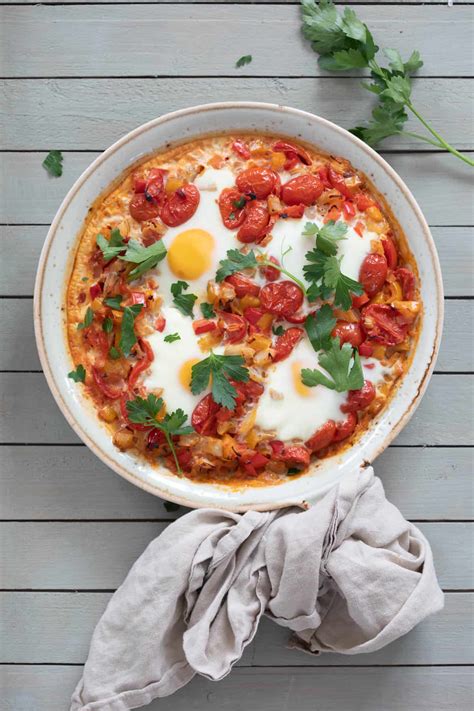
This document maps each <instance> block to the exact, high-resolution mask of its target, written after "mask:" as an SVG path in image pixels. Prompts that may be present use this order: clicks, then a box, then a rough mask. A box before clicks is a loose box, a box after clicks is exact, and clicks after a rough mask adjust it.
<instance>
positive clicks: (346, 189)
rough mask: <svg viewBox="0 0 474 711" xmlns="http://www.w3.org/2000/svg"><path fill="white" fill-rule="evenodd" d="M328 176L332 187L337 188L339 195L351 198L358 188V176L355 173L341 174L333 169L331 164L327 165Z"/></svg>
mask: <svg viewBox="0 0 474 711" xmlns="http://www.w3.org/2000/svg"><path fill="white" fill-rule="evenodd" d="M328 178H329V182H330V183H331V185H332V187H333V188H335V189H336V190H339V192H340V193H341V195H344V197H346V198H349V199H350V198H353V197H354V196H355V194H356V192H357V190H358V189H359V185H360V178H359V177H358V176H357V175H356V174H355V173H350V174H349V175H342V174H341V173H338V172H337V171H335V170H334V168H333V167H332V166H330V165H328Z"/></svg>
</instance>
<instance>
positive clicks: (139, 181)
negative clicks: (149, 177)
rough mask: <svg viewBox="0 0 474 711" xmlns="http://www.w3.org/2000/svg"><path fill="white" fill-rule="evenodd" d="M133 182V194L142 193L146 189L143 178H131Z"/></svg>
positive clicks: (136, 176) (135, 176)
mask: <svg viewBox="0 0 474 711" xmlns="http://www.w3.org/2000/svg"><path fill="white" fill-rule="evenodd" d="M132 180H133V192H134V193H144V192H145V188H146V180H145V178H140V177H139V176H138V175H134V176H133V177H132Z"/></svg>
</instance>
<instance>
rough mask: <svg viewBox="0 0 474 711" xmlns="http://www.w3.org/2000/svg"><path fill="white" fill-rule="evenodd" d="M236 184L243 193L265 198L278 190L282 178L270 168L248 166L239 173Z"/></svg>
mask: <svg viewBox="0 0 474 711" xmlns="http://www.w3.org/2000/svg"><path fill="white" fill-rule="evenodd" d="M235 184H236V185H237V187H238V189H239V190H240V192H241V193H244V194H245V195H251V196H252V197H253V196H255V197H256V198H257V200H263V199H265V198H267V197H268V196H269V195H270V194H271V193H273V192H275V191H276V189H277V188H278V187H279V185H280V179H279V177H278V175H277V174H276V173H275V171H273V170H271V169H270V168H247V170H244V171H243V172H242V173H239V174H238V176H237V178H236V180H235Z"/></svg>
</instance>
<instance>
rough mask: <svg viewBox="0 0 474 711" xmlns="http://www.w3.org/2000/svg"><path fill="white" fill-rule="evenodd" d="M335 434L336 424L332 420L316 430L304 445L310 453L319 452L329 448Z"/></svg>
mask: <svg viewBox="0 0 474 711" xmlns="http://www.w3.org/2000/svg"><path fill="white" fill-rule="evenodd" d="M335 432H336V423H335V422H334V420H328V421H327V422H325V423H324V425H322V426H321V427H320V428H319V429H317V430H316V432H315V433H314V435H312V437H310V438H309V440H308V441H307V442H305V445H306V446H307V447H308V449H310V450H311V451H312V452H319V451H320V450H321V449H325V448H326V447H329V445H330V444H331V442H332V440H333V438H334V434H335Z"/></svg>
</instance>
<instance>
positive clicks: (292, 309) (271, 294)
mask: <svg viewBox="0 0 474 711" xmlns="http://www.w3.org/2000/svg"><path fill="white" fill-rule="evenodd" d="M303 298H304V296H303V292H302V291H301V289H300V288H299V286H297V285H296V284H295V283H294V282H292V281H287V280H285V281H274V282H270V283H269V284H265V286H263V287H262V288H261V290H260V303H261V306H262V308H263V309H265V311H268V312H269V313H271V314H274V315H275V316H283V318H286V317H287V316H292V315H293V314H295V313H296V312H297V311H298V310H299V309H300V307H301V305H302V303H303Z"/></svg>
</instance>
